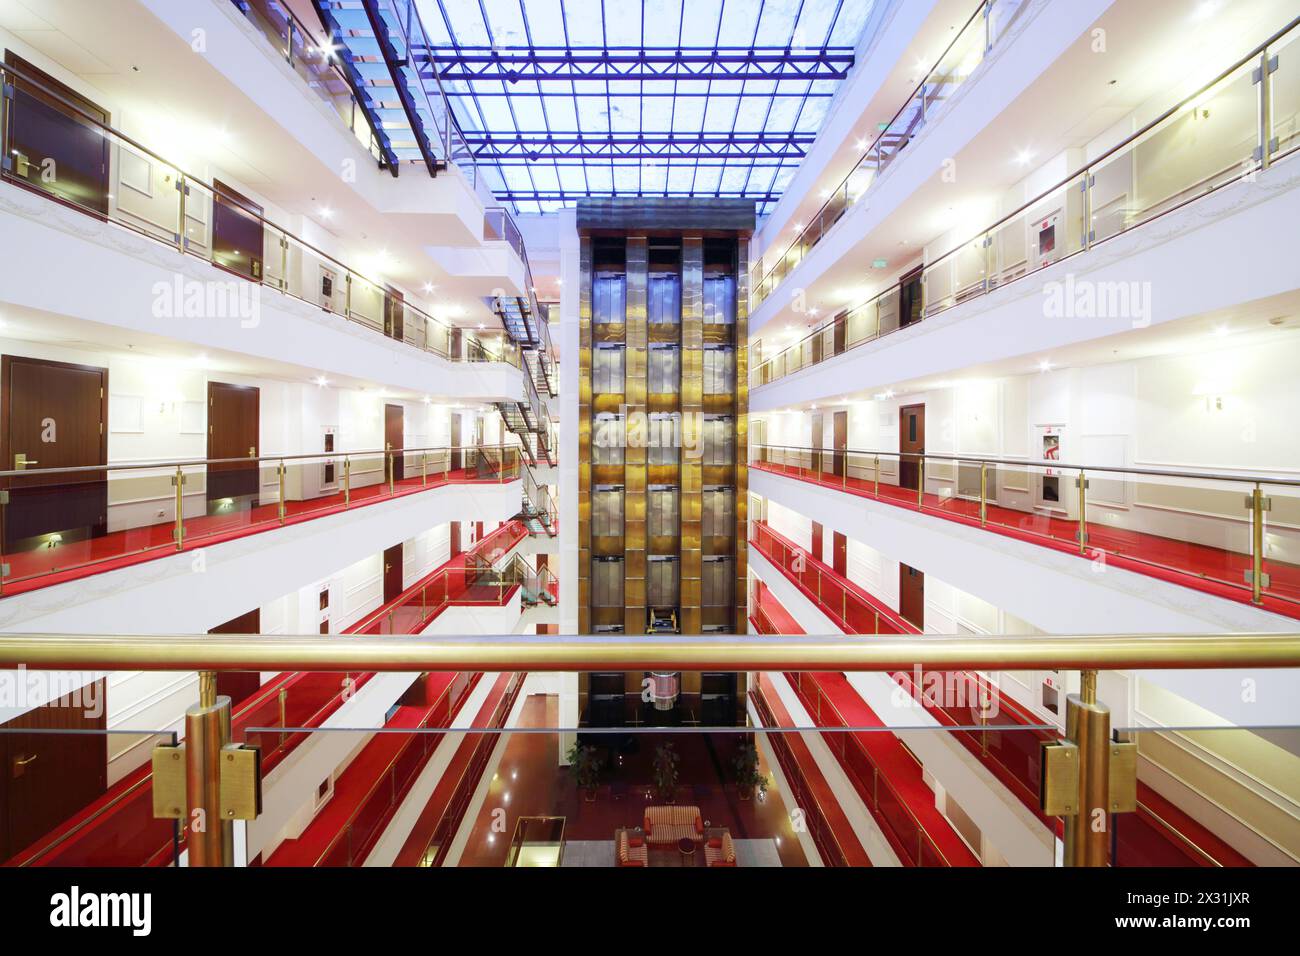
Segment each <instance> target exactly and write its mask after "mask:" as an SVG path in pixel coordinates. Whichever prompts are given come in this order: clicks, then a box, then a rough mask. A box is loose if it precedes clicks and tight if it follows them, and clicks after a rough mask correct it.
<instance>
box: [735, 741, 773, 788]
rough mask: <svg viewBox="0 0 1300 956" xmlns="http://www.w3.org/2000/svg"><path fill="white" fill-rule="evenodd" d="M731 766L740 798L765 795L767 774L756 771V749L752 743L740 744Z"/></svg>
mask: <svg viewBox="0 0 1300 956" xmlns="http://www.w3.org/2000/svg"><path fill="white" fill-rule="evenodd" d="M731 765H732V767H733V768H734V769H735V771H736V786H738V787H739V788H740V794H741V796H743V797H748V796H752V795H753V794H754V793H757V794H758V795H759V796H760V797H763V796H766V795H767V774H765V773H763V772H762V771H761V770H759V769H758V748H757V747H755V746H754V745H753V744H752V743H743V744H741V745H740V749H739V750H737V751H736V756H735V758H734V759H733V760H732V762H731Z"/></svg>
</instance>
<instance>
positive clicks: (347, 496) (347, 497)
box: [343, 455, 352, 508]
mask: <svg viewBox="0 0 1300 956" xmlns="http://www.w3.org/2000/svg"><path fill="white" fill-rule="evenodd" d="M351 505H352V459H351V458H349V457H348V456H347V455H344V456H343V507H344V508H348V507H351Z"/></svg>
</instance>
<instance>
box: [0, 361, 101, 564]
mask: <svg viewBox="0 0 1300 956" xmlns="http://www.w3.org/2000/svg"><path fill="white" fill-rule="evenodd" d="M0 406H3V407H2V409H0V467H3V468H4V469H5V470H8V469H20V468H37V469H44V468H76V467H81V466H85V465H103V464H106V463H107V462H108V436H107V435H106V434H105V432H106V431H107V429H106V428H105V426H104V423H105V421H106V420H107V418H108V370H107V369H102V368H95V367H94V366H90V365H70V364H68V363H66V362H48V361H45V360H43V359H32V358H26V357H23V356H18V355H6V356H4V357H3V358H0ZM3 484H4V487H6V488H8V489H9V496H10V497H9V504H8V505H7V506H5V507H4V508H3V509H0V512H2V513H3V521H4V547H5V549H6V550H18V549H21V548H25V547H29V546H36V545H38V544H44V543H45V542H44V541H43V540H42V539H43V536H45V535H50V534H59V535H60V536H61V538H62V540H63V541H64V542H69V541H79V540H84V539H86V538H90V537H97V536H99V535H102V534H104V533H105V531H106V530H107V528H108V484H107V480H106V476H105V473H104V472H102V471H87V472H77V473H72V474H63V475H33V476H32V477H30V478H18V477H14V478H7V479H4V480H3Z"/></svg>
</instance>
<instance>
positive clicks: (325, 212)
mask: <svg viewBox="0 0 1300 956" xmlns="http://www.w3.org/2000/svg"><path fill="white" fill-rule="evenodd" d="M317 212H319V213H320V217H321V218H322V219H329V218H331V217H332V216H333V215H334V210H333V209H331V208H330V207H329V206H321V207H320V208H319V209H318V210H317Z"/></svg>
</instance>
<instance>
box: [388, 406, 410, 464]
mask: <svg viewBox="0 0 1300 956" xmlns="http://www.w3.org/2000/svg"><path fill="white" fill-rule="evenodd" d="M405 412H406V409H405V408H403V407H402V406H401V405H385V406H384V448H385V449H386V450H387V451H392V452H396V454H394V455H393V456H392V461H393V465H392V467H393V480H394V481H401V480H402V479H403V478H405V477H406V459H405V458H404V457H403V456H402V449H403V448H404V447H406V446H405V445H404V444H403V443H402V441H403V439H402V436H403V435H405V434H406V425H405V421H406V419H405Z"/></svg>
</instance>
